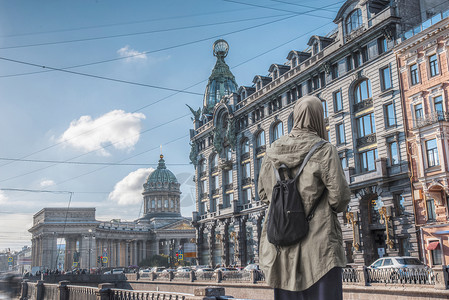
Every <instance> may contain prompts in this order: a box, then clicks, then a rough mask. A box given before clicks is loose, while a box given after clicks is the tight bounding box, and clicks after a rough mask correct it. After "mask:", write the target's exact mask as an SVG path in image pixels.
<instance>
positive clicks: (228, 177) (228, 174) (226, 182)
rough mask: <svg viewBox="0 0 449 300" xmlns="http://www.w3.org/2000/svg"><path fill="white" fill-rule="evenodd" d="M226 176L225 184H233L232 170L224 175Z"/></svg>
mask: <svg viewBox="0 0 449 300" xmlns="http://www.w3.org/2000/svg"><path fill="white" fill-rule="evenodd" d="M223 175H224V176H223V177H224V178H223V179H224V182H225V184H231V183H232V170H227V171H225V172H224V174H223Z"/></svg>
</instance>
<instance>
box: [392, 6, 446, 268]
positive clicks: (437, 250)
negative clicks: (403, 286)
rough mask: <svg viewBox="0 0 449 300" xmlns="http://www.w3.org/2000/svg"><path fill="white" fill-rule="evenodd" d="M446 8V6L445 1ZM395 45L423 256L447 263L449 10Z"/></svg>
mask: <svg viewBox="0 0 449 300" xmlns="http://www.w3.org/2000/svg"><path fill="white" fill-rule="evenodd" d="M446 9H447V6H446ZM404 38H405V39H406V40H405V41H403V42H402V43H401V44H400V45H399V46H398V47H397V49H396V53H397V55H398V64H399V71H400V76H401V77H400V78H401V86H402V93H403V103H404V104H403V108H404V112H405V124H406V133H407V147H408V149H409V153H408V154H409V160H410V162H411V163H410V179H411V183H412V192H413V194H412V195H413V203H414V208H415V212H416V226H417V228H418V229H419V230H420V243H421V250H422V257H423V258H424V260H425V262H426V263H427V264H428V265H430V266H434V265H447V264H448V263H449V251H448V246H449V240H448V237H449V223H448V218H449V196H448V195H449V177H448V176H449V140H448V137H449V123H448V122H449V115H448V110H449V102H448V96H449V55H448V50H449V10H446V11H443V12H438V13H436V14H434V15H432V16H431V18H429V19H428V20H426V21H425V22H423V23H422V24H420V25H419V26H417V27H416V28H414V30H411V31H408V32H406V33H405V34H404Z"/></svg>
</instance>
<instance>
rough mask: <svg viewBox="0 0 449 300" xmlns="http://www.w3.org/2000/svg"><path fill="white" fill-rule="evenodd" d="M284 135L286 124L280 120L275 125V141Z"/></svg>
mask: <svg viewBox="0 0 449 300" xmlns="http://www.w3.org/2000/svg"><path fill="white" fill-rule="evenodd" d="M283 135H284V126H283V124H282V122H279V123H277V124H276V125H274V126H273V142H274V141H276V140H277V139H279V138H280V137H281V136H283Z"/></svg>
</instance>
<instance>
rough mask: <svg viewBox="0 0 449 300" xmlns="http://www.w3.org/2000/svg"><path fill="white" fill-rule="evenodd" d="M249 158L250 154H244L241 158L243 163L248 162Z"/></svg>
mask: <svg viewBox="0 0 449 300" xmlns="http://www.w3.org/2000/svg"><path fill="white" fill-rule="evenodd" d="M248 158H249V152H246V153H243V154H242V156H240V159H241V161H244V160H247V159H248Z"/></svg>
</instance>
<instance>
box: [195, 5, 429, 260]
mask: <svg viewBox="0 0 449 300" xmlns="http://www.w3.org/2000/svg"><path fill="white" fill-rule="evenodd" d="M405 2H407V3H405ZM423 2H426V1H418V0H416V1H415V0H410V1H357V0H348V1H346V2H345V3H344V4H343V5H342V6H341V8H340V10H339V11H338V13H337V15H336V18H335V20H334V23H335V24H336V25H337V28H336V29H335V30H334V31H333V32H331V33H330V34H328V35H327V36H316V35H313V36H311V37H310V39H309V41H308V43H307V45H308V46H309V47H308V48H307V49H306V50H304V51H297V50H292V51H290V53H288V55H287V62H286V63H284V64H272V65H271V66H270V67H269V69H268V72H269V75H268V76H262V75H256V76H255V77H254V79H253V82H252V85H251V86H240V87H237V86H236V84H235V85H234V83H235V81H234V76H233V75H232V73H231V72H230V71H229V68H228V67H227V66H225V65H224V64H223V63H224V57H225V56H226V55H227V53H228V52H227V50H228V45H227V44H226V45H225V46H222V47H220V48H221V49H226V51H225V52H222V54H220V51H217V50H216V49H217V45H220V44H224V43H225V42H224V41H222V40H219V41H217V42H216V43H215V44H214V55H215V56H217V65H219V61H220V65H221V66H222V67H221V68H220V69H219V70H218V69H217V65H216V67H215V68H214V70H213V71H212V76H211V78H210V79H209V83H208V85H207V87H206V92H205V98H204V103H203V108H202V109H201V108H200V109H199V110H198V111H194V110H193V109H192V112H193V113H194V116H195V118H194V128H193V129H192V130H191V146H192V149H191V155H190V158H191V160H192V163H193V164H194V165H195V170H196V187H197V189H196V190H197V211H196V212H194V214H193V221H194V225H195V227H196V234H197V248H198V252H199V257H200V261H201V263H202V264H209V265H216V264H226V265H228V264H238V265H246V264H248V263H251V262H257V261H258V244H259V237H260V234H261V229H262V224H263V219H264V216H265V210H266V206H264V205H263V204H262V203H261V202H260V201H259V197H258V195H257V192H256V191H257V181H258V176H259V169H260V165H261V162H262V159H263V156H264V154H265V149H266V147H269V145H270V144H271V143H272V142H274V141H275V140H277V139H278V138H279V137H280V136H281V135H284V134H288V133H289V132H290V130H291V128H292V125H293V124H292V123H293V117H292V112H293V107H294V105H295V102H296V101H300V99H301V97H303V96H304V95H316V96H318V97H319V98H320V99H322V103H323V108H324V111H325V119H326V126H327V130H328V136H329V140H330V141H331V142H332V143H333V144H334V145H335V146H336V147H337V149H338V151H339V155H340V158H341V163H342V165H343V168H344V169H345V175H346V178H347V181H348V183H349V185H350V188H351V190H352V199H351V202H350V205H349V207H348V211H347V212H346V213H345V214H341V215H340V216H339V217H340V221H341V223H342V224H344V226H343V234H344V243H345V248H346V255H347V260H348V263H355V264H370V263H371V262H373V261H374V260H375V259H377V258H378V257H379V256H383V255H412V256H419V244H418V237H417V233H416V228H415V225H414V220H415V217H414V206H413V201H412V191H411V187H410V181H409V177H408V162H407V149H406V143H405V141H406V137H405V133H404V122H403V111H402V106H401V93H400V84H399V75H398V68H397V61H396V56H395V54H394V52H393V50H392V49H393V48H394V47H395V46H396V45H397V44H398V43H399V42H400V39H398V37H399V35H400V34H402V32H405V31H407V30H409V29H410V28H412V27H413V26H414V25H416V24H418V23H419V22H420V21H421V15H420V13H419V8H420V7H423ZM420 5H421V6H420ZM223 82H228V83H229V82H231V83H232V84H231V85H229V84H228V87H229V86H230V87H229V88H228V90H226V89H220V90H217V86H222V83H223ZM224 86H225V85H224ZM211 89H213V90H215V91H216V92H215V93H214V92H211V91H210V90H211ZM223 91H225V92H227V93H222V92H223ZM212 94H213V95H215V98H214V100H213V101H211V100H210V98H209V97H207V95H212ZM217 95H219V96H220V97H219V98H216V97H217ZM212 107H213V109H212ZM201 111H202V113H201Z"/></svg>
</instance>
